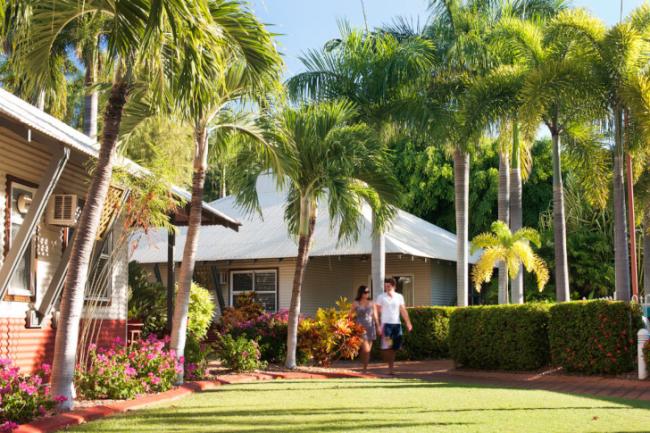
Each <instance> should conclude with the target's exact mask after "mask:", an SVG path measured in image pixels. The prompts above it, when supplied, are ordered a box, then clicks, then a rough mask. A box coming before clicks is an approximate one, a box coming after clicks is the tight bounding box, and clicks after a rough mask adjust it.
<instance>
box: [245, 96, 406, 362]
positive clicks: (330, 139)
mask: <svg viewBox="0 0 650 433" xmlns="http://www.w3.org/2000/svg"><path fill="white" fill-rule="evenodd" d="M358 116H359V113H358V111H357V110H356V109H355V108H354V106H353V105H352V104H351V103H350V102H348V101H334V102H321V103H315V104H312V105H301V106H299V107H298V108H295V109H293V108H287V109H284V110H283V111H282V112H281V113H280V114H279V116H278V120H277V125H276V130H277V131H278V137H277V144H276V152H277V154H278V162H279V165H280V167H281V168H282V173H283V174H281V175H277V173H276V177H277V180H278V183H279V184H280V185H284V186H287V187H288V194H287V203H286V210H285V219H286V221H287V223H288V226H289V231H290V233H291V234H293V235H295V236H296V237H297V239H298V256H297V258H296V268H295V273H294V279H293V288H292V292H291V303H290V307H289V329H288V335H287V359H286V366H287V367H288V368H294V367H295V366H296V343H297V336H298V319H299V316H300V297H301V292H302V282H303V277H304V273H305V268H306V266H307V262H308V260H309V250H310V248H311V239H312V236H313V233H314V225H315V223H316V218H317V216H318V212H319V206H320V204H324V205H326V206H325V207H326V209H327V211H328V212H329V214H330V217H331V219H332V221H337V226H338V236H339V239H340V240H342V241H345V240H349V239H356V237H357V235H358V233H359V229H360V222H361V220H362V206H363V204H364V203H367V204H368V205H370V207H371V209H372V211H373V214H374V216H375V218H374V221H373V225H374V227H373V231H375V232H377V231H379V230H381V229H382V228H383V227H384V226H385V225H386V224H387V222H388V221H389V220H390V218H391V217H392V214H393V212H394V209H393V207H392V204H393V203H395V202H396V201H397V198H398V195H397V182H396V180H395V178H394V177H393V176H392V174H391V168H390V164H389V159H388V154H387V152H386V151H385V147H384V146H383V145H382V144H381V143H379V142H378V141H377V139H376V135H375V133H374V131H373V130H372V128H370V127H369V126H367V125H365V124H362V123H355V119H357V118H358ZM267 168H268V167H267V166H266V165H264V164H251V165H249V166H248V168H247V169H244V170H243V171H244V173H243V174H242V175H240V176H238V179H239V181H238V185H237V187H236V188H235V189H236V190H237V191H238V194H237V197H238V198H237V199H238V201H239V203H240V204H242V205H243V206H244V207H246V208H247V209H249V210H251V211H252V210H255V209H258V208H259V204H258V202H257V194H256V190H255V185H256V180H257V177H258V176H259V175H261V174H263V173H266V171H267Z"/></svg>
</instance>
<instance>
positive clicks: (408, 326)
mask: <svg viewBox="0 0 650 433" xmlns="http://www.w3.org/2000/svg"><path fill="white" fill-rule="evenodd" d="M399 312H400V314H401V315H402V319H404V323H406V329H408V331H409V332H411V331H412V330H413V325H411V318H410V317H409V312H408V310H407V309H406V307H405V306H404V304H402V305H400V306H399Z"/></svg>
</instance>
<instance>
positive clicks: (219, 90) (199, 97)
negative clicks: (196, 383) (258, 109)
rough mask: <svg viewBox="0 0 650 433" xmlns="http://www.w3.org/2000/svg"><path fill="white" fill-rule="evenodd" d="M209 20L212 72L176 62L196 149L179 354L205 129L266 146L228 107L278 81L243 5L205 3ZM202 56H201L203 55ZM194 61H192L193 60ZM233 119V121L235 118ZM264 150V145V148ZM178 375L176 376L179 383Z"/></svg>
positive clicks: (263, 33)
mask: <svg viewBox="0 0 650 433" xmlns="http://www.w3.org/2000/svg"><path fill="white" fill-rule="evenodd" d="M209 7H210V14H211V20H212V22H213V24H214V25H215V26H217V27H218V28H219V30H220V31H219V37H220V39H221V41H219V45H217V46H215V50H214V53H213V55H214V61H215V64H216V65H217V66H218V68H217V70H216V73H215V74H211V75H206V76H201V75H198V74H196V73H195V71H194V67H193V66H192V64H188V63H187V62H185V61H184V60H181V62H179V63H178V64H177V65H176V66H177V68H178V74H177V76H178V79H177V80H176V81H177V82H176V83H175V84H174V85H173V86H172V90H173V91H174V92H175V93H174V96H176V95H178V96H180V104H178V108H179V110H180V112H181V113H182V114H183V115H184V116H185V118H186V119H187V120H188V121H189V122H191V123H192V124H193V126H194V137H195V150H194V162H193V167H194V169H193V177H192V198H191V202H190V215H189V223H188V228H187V239H186V241H185V247H184V250H183V260H182V263H181V269H180V272H179V282H178V287H179V289H178V291H177V293H176V302H175V303H174V316H173V319H172V332H171V348H172V349H173V350H175V351H176V354H177V356H179V357H181V356H183V354H184V351H185V338H186V329H187V314H188V308H189V300H190V288H191V285H192V276H193V275H194V265H195V260H196V249H197V246H198V240H199V229H200V227H201V213H202V203H203V189H204V185H205V177H206V172H207V164H208V154H209V151H208V150H209V149H208V143H209V141H208V139H209V137H208V135H209V130H210V129H212V130H213V131H217V132H219V131H223V130H235V131H238V132H240V133H243V134H245V135H248V136H250V137H252V138H254V139H256V140H257V141H259V142H260V143H263V144H266V140H265V138H264V137H263V134H262V131H261V130H260V129H259V128H258V127H257V126H256V125H255V124H254V123H252V122H250V119H249V118H239V119H232V118H230V117H229V116H226V118H225V119H224V117H223V115H228V114H229V111H228V108H229V106H231V105H232V104H233V103H235V102H236V101H241V100H242V99H245V98H247V97H258V101H260V102H261V103H264V97H265V95H266V94H267V93H268V92H269V91H270V90H273V89H274V88H277V86H278V83H279V81H278V80H279V73H280V66H281V64H282V62H281V59H280V56H279V54H278V52H277V51H276V49H275V46H274V43H273V39H272V36H271V34H270V33H269V32H268V31H267V30H266V29H265V27H264V25H263V24H261V23H260V22H259V21H258V20H257V18H256V17H255V15H253V13H252V12H250V11H249V10H248V9H247V8H246V6H245V3H243V2H241V1H240V0H233V1H230V0H214V1H210V3H209ZM201 57H205V54H202V56H201ZM196 60H197V59H192V62H194V61H196ZM232 120H235V121H234V122H233V121H232ZM266 149H267V150H268V147H267V148H266ZM182 380H183V375H182V374H179V376H178V382H182Z"/></svg>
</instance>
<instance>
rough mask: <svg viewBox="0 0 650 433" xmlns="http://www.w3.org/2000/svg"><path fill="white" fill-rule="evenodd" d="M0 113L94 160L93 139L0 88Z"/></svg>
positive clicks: (121, 161)
mask: <svg viewBox="0 0 650 433" xmlns="http://www.w3.org/2000/svg"><path fill="white" fill-rule="evenodd" d="M0 113H2V114H4V115H5V116H7V117H10V118H12V119H15V120H16V121H18V122H20V123H22V124H24V125H25V126H27V127H29V128H32V129H34V130H36V131H39V132H41V133H43V134H45V135H47V136H49V137H52V138H54V139H55V140H57V141H59V142H61V143H63V144H64V145H66V146H69V147H70V148H72V149H74V150H77V151H78V152H81V153H83V154H85V155H87V156H90V157H92V158H97V156H98V154H99V145H98V144H97V140H94V139H92V138H90V137H88V136H87V135H86V134H84V133H82V132H80V131H77V130H76V129H74V128H72V127H71V126H69V125H67V124H66V123H64V122H62V121H60V120H59V119H57V118H55V117H53V116H50V115H49V114H47V113H45V112H44V111H42V110H40V109H38V108H37V107H35V106H33V105H32V104H30V103H29V102H27V101H24V100H23V99H21V98H19V97H17V96H16V95H14V94H12V93H10V92H8V91H6V90H4V89H2V88H0ZM117 164H118V165H120V166H122V167H124V168H126V169H127V170H129V171H130V172H131V173H133V174H135V175H138V174H144V173H149V172H148V170H147V169H145V168H144V167H142V166H140V165H138V164H137V163H135V162H133V161H131V160H129V159H126V158H118V160H117ZM171 191H172V193H174V194H176V195H177V196H178V197H180V198H182V199H184V200H189V199H190V198H191V194H190V193H189V192H187V191H185V190H184V189H182V188H180V187H178V186H175V185H172V187H171ZM203 209H204V211H205V212H208V213H210V214H212V215H214V217H215V218H216V219H218V220H221V222H222V223H223V224H224V225H226V226H228V227H230V228H231V229H233V230H237V228H238V227H239V226H240V225H241V224H240V223H239V221H237V220H236V219H234V218H231V217H230V216H228V215H226V214H224V213H223V212H221V211H219V210H218V209H215V208H213V207H212V206H210V205H209V204H208V203H205V202H204V203H203Z"/></svg>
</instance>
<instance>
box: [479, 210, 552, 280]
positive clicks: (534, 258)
mask: <svg viewBox="0 0 650 433" xmlns="http://www.w3.org/2000/svg"><path fill="white" fill-rule="evenodd" d="M531 243H532V244H533V245H535V246H536V247H538V248H539V246H540V244H541V240H540V237H539V233H537V231H536V230H534V229H531V228H528V227H523V228H520V229H519V230H517V231H516V232H515V233H512V232H511V231H510V229H509V228H508V225H507V224H506V223H504V222H503V221H495V222H493V223H492V227H491V232H488V233H482V234H480V235H477V236H476V237H475V238H474V239H472V247H471V251H472V254H473V253H474V252H475V251H477V250H478V249H480V248H482V249H483V253H482V254H481V258H480V259H479V261H478V262H477V263H476V265H475V266H474V269H473V270H472V279H473V280H474V285H475V286H476V290H478V291H480V289H481V284H482V283H488V282H490V279H491V278H492V272H493V271H494V266H495V265H496V264H498V263H505V265H506V268H507V269H508V274H509V275H510V278H514V277H515V276H516V275H517V274H518V273H519V268H520V266H522V265H523V267H524V268H525V269H526V271H528V272H533V273H534V274H535V276H536V277H537V288H538V289H539V291H540V292H541V291H542V290H543V289H544V286H545V285H546V283H547V282H548V269H547V267H546V264H545V263H544V260H543V259H542V258H541V257H539V256H538V255H537V254H535V253H534V252H533V249H532V248H531V246H530V244H531Z"/></svg>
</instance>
